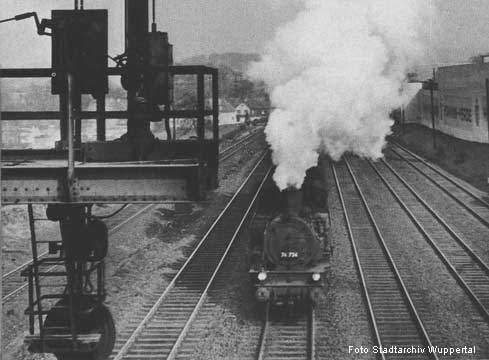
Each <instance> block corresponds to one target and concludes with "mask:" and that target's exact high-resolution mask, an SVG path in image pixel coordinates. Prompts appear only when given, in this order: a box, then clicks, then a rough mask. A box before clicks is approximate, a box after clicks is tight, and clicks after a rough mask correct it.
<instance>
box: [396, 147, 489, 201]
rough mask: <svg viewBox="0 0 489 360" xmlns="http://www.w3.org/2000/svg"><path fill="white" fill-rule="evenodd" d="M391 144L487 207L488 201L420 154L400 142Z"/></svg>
mask: <svg viewBox="0 0 489 360" xmlns="http://www.w3.org/2000/svg"><path fill="white" fill-rule="evenodd" d="M393 144H394V145H395V146H397V147H399V148H400V149H402V150H404V151H405V152H407V153H408V154H409V155H411V156H412V157H414V158H416V159H417V160H419V161H420V162H421V163H423V164H424V165H426V166H427V167H429V168H430V169H431V170H433V171H434V172H436V173H437V174H438V175H440V176H442V177H443V178H444V179H445V180H447V181H449V182H450V183H452V184H453V185H455V186H456V187H458V188H459V189H460V190H462V191H464V192H465V193H466V194H468V195H470V196H471V197H472V198H474V199H475V200H477V201H478V202H480V203H481V204H482V205H483V206H485V207H486V208H488V209H489V202H487V201H486V200H484V199H483V198H482V197H480V196H479V195H477V194H476V193H475V192H473V191H472V190H471V189H469V188H468V187H466V186H464V185H462V184H461V183H459V182H458V181H456V180H454V178H453V177H451V176H449V175H447V174H445V173H443V171H440V170H439V169H437V168H436V167H435V166H433V164H430V162H428V161H427V160H426V159H423V158H422V157H421V156H419V155H417V154H415V153H414V152H412V151H411V150H409V149H407V148H406V147H404V146H402V145H401V144H399V143H397V142H394V143H393Z"/></svg>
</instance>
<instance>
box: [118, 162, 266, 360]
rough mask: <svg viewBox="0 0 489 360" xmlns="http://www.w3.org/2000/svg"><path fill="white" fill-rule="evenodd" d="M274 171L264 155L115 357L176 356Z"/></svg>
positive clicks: (123, 340) (139, 318) (138, 318)
mask: <svg viewBox="0 0 489 360" xmlns="http://www.w3.org/2000/svg"><path fill="white" fill-rule="evenodd" d="M270 172H271V167H270V166H269V165H268V164H267V160H266V154H264V155H263V157H262V158H261V159H260V160H259V161H258V163H257V164H256V166H255V167H254V168H253V170H252V171H251V172H250V174H249V176H248V177H247V178H246V180H245V181H244V182H243V184H242V185H241V187H240V188H239V189H238V191H237V192H236V193H235V195H234V196H233V197H232V198H231V200H230V201H229V203H228V204H227V206H226V207H225V208H224V210H223V211H222V212H221V213H220V214H219V216H218V217H217V219H216V220H215V221H214V223H213V224H212V225H211V227H210V228H209V230H208V231H207V233H206V234H205V235H204V237H203V238H202V239H201V240H200V242H199V244H198V245H197V246H196V248H195V250H194V251H193V252H192V254H191V255H190V256H189V257H188V259H187V261H186V262H185V264H184V265H183V266H182V267H181V269H180V270H179V272H178V273H177V274H176V275H175V277H174V278H173V280H172V281H171V283H170V284H169V285H168V286H167V287H166V288H165V289H162V290H161V292H160V293H157V294H155V295H154V298H153V301H154V303H152V305H148V306H147V307H145V308H144V307H143V310H142V311H141V312H140V313H137V314H135V316H134V318H133V319H132V320H131V321H130V323H129V328H128V329H126V330H124V331H122V332H121V333H120V334H119V335H120V337H121V338H119V339H118V340H117V342H116V347H115V350H114V353H113V356H112V357H111V358H112V359H113V360H121V359H141V360H143V359H153V358H158V359H175V358H176V356H177V353H178V350H179V348H180V345H181V344H182V342H183V341H184V339H185V337H186V335H187V332H188V331H189V329H190V328H191V325H192V323H193V321H194V319H195V318H196V317H197V315H198V313H199V311H200V309H201V307H202V306H203V305H204V303H205V300H206V297H207V295H208V293H209V291H210V289H211V288H212V286H213V284H214V280H215V278H216V275H217V274H218V272H219V271H220V269H221V267H222V265H223V263H224V261H225V260H226V258H227V256H228V254H229V252H230V249H231V247H232V246H233V244H234V242H235V240H236V239H237V237H238V234H239V232H240V230H241V228H242V226H243V224H244V223H245V221H246V219H247V217H248V215H249V214H250V212H251V210H252V207H253V205H254V204H255V202H256V200H257V198H258V195H259V193H260V191H261V189H262V187H263V185H264V183H265V181H266V179H267V178H268V176H269V174H270Z"/></svg>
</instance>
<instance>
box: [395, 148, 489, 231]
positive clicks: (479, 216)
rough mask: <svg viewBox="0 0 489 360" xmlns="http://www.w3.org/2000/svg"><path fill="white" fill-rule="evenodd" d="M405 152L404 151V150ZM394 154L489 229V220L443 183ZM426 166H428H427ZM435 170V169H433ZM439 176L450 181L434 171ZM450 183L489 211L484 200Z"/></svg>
mask: <svg viewBox="0 0 489 360" xmlns="http://www.w3.org/2000/svg"><path fill="white" fill-rule="evenodd" d="M401 149H402V148H401ZM403 150H404V149H403ZM390 151H392V152H393V153H394V154H396V155H397V156H398V157H399V158H400V159H401V160H404V161H405V162H406V163H407V164H409V165H410V166H411V167H412V168H414V169H415V170H416V171H418V172H419V173H420V174H421V175H423V176H424V177H425V178H426V179H428V180H429V181H430V182H431V183H433V184H434V185H435V186H436V187H438V188H439V189H440V190H442V191H443V192H444V193H445V194H447V195H448V196H449V197H450V198H451V199H453V200H454V201H455V202H456V203H457V204H459V205H460V206H462V207H463V208H464V209H465V210H467V211H468V212H469V213H470V214H471V215H472V216H474V217H475V218H476V219H477V220H479V221H480V222H481V223H482V224H483V225H485V226H486V227H489V220H488V219H486V218H484V217H483V216H482V215H480V214H479V213H478V212H477V211H476V210H474V209H473V208H472V207H470V206H469V205H467V204H466V203H465V202H464V201H462V200H461V199H460V198H458V197H457V196H455V194H454V193H453V192H452V191H450V190H449V189H447V188H446V187H445V186H443V185H442V184H441V183H439V182H438V181H436V180H435V179H434V178H433V177H431V176H430V175H428V174H427V173H426V172H424V171H423V170H422V169H420V167H419V166H417V165H415V164H414V163H413V162H412V161H411V160H409V159H407V158H406V157H405V156H403V155H402V154H400V153H399V152H398V151H397V150H394V149H392V148H391V149H390ZM425 165H426V164H425ZM426 166H427V167H429V168H430V169H432V168H431V167H430V166H429V165H426ZM432 170H433V169H432ZM433 171H434V172H436V173H437V174H440V175H441V176H443V177H444V178H445V179H448V177H446V176H445V175H443V174H441V172H439V171H436V170H433ZM449 181H450V183H452V184H455V185H456V186H457V187H458V188H459V189H462V190H463V191H464V192H465V193H467V194H469V195H470V196H471V197H472V198H474V199H476V200H477V201H478V202H480V203H481V204H482V205H483V206H484V207H486V208H488V209H489V204H487V203H486V202H485V201H484V200H483V199H481V198H479V197H476V195H475V194H473V193H472V192H471V191H470V190H468V189H466V188H464V187H463V186H461V185H458V184H457V183H456V182H455V181H453V180H449Z"/></svg>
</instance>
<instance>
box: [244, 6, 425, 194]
mask: <svg viewBox="0 0 489 360" xmlns="http://www.w3.org/2000/svg"><path fill="white" fill-rule="evenodd" d="M302 1H303V2H304V10H303V11H302V12H301V13H300V14H299V15H298V17H297V18H296V19H295V20H294V21H292V22H291V23H288V24H286V25H285V26H283V27H282V28H280V29H279V30H278V32H277V34H276V35H275V39H274V40H273V41H272V42H271V43H270V44H269V45H268V47H267V50H266V52H265V54H264V55H263V57H262V60H261V61H260V62H258V63H254V64H253V65H252V66H251V68H250V70H249V75H250V76H251V77H253V78H255V79H260V80H264V81H265V82H266V83H267V85H268V86H269V87H270V92H271V99H272V105H273V106H274V107H275V108H276V110H275V111H274V112H273V113H272V114H271V116H270V119H269V123H268V126H267V128H266V130H265V133H266V136H267V141H268V142H269V144H270V145H271V147H272V150H273V161H274V163H275V165H277V169H276V172H275V174H274V180H275V182H276V183H277V185H278V186H279V188H280V189H285V188H287V187H297V188H299V187H301V186H302V183H303V181H304V176H305V172H306V170H307V169H309V168H310V167H313V166H315V165H316V164H317V161H318V157H319V154H320V153H321V152H325V153H327V154H329V155H330V156H331V157H332V158H333V159H334V160H338V159H339V158H341V156H342V155H343V154H344V153H345V152H353V153H355V154H358V155H360V156H363V157H368V158H371V159H374V160H375V159H378V158H380V157H382V149H383V147H384V145H385V137H386V136H387V135H388V134H389V133H390V131H391V130H390V129H391V126H392V124H393V122H392V121H391V120H390V118H389V114H390V112H391V111H392V110H393V109H395V108H398V107H400V106H401V105H402V104H406V103H407V102H409V100H410V99H411V97H412V95H414V94H413V93H412V91H404V88H405V85H406V84H405V79H406V73H407V71H408V69H409V68H411V67H412V66H414V65H415V64H416V63H418V62H419V60H422V57H423V50H424V49H423V46H422V42H421V40H420V35H419V30H421V29H422V27H423V26H425V25H424V24H426V20H427V18H428V17H429V16H431V14H432V7H431V6H430V5H429V3H428V2H427V1H426V0H302Z"/></svg>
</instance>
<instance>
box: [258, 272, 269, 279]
mask: <svg viewBox="0 0 489 360" xmlns="http://www.w3.org/2000/svg"><path fill="white" fill-rule="evenodd" d="M266 279H267V273H266V272H265V271H260V272H259V273H258V280H260V281H265V280H266Z"/></svg>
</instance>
